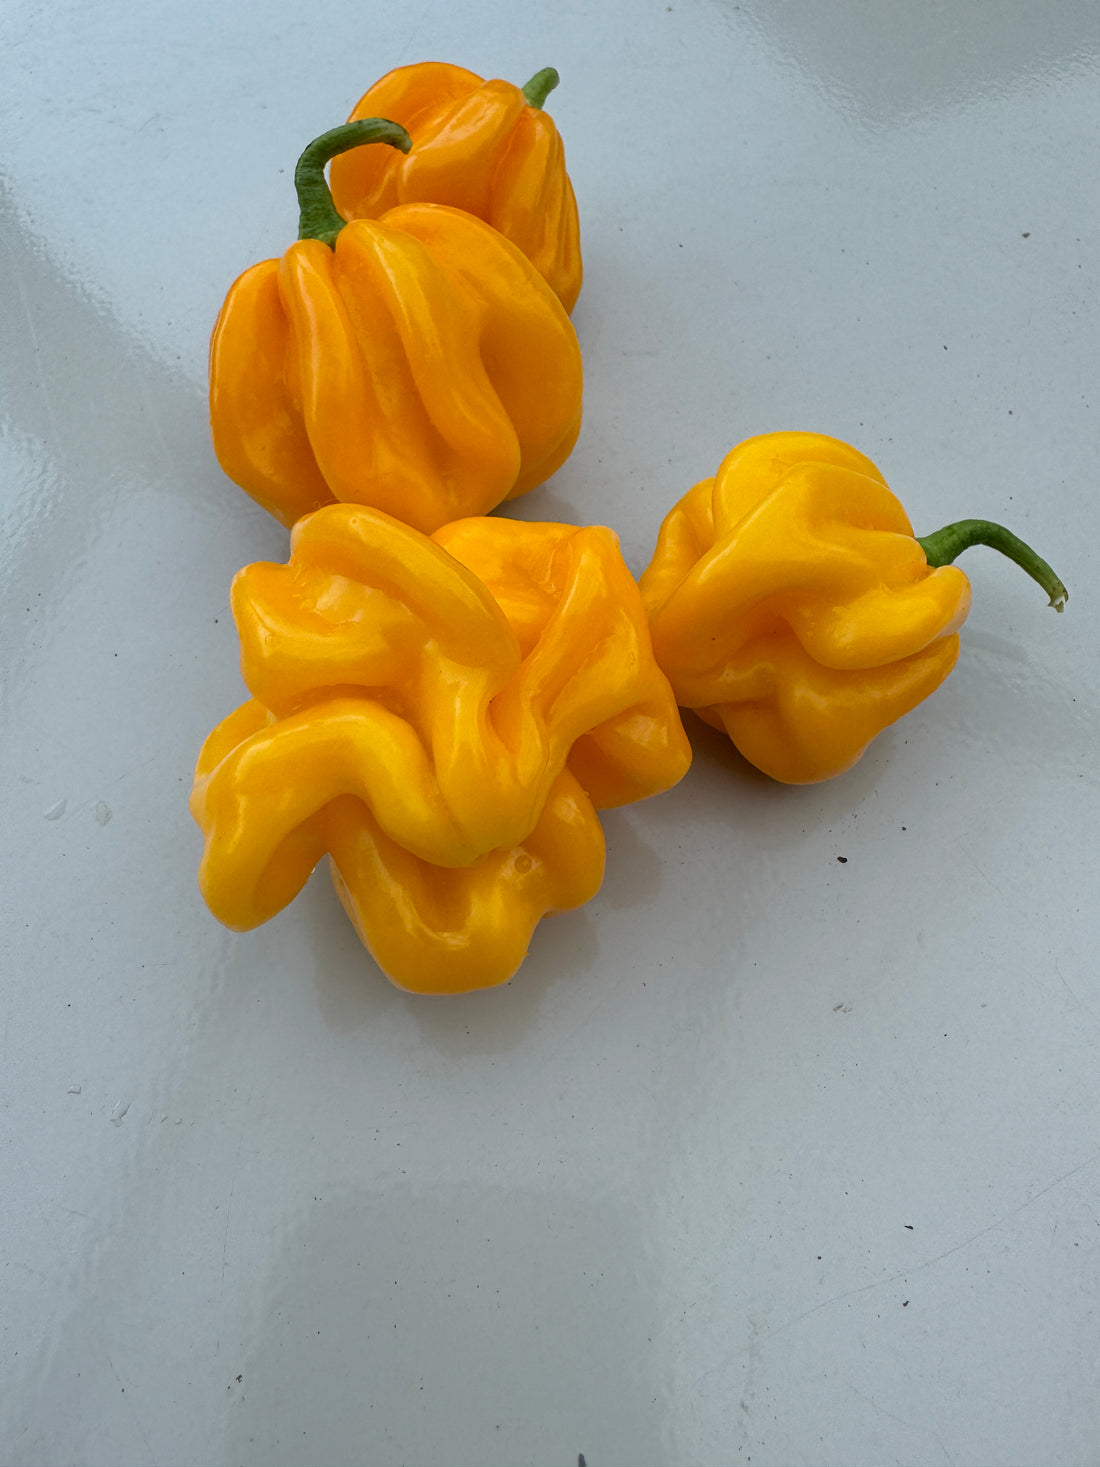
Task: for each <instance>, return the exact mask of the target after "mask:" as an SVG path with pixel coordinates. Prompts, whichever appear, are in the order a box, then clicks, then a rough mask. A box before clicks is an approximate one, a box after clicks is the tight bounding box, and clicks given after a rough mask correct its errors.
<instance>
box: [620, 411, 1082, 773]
mask: <svg viewBox="0 0 1100 1467" xmlns="http://www.w3.org/2000/svg"><path fill="white" fill-rule="evenodd" d="M974 544H986V545H992V546H994V547H995V548H997V549H999V550H1001V551H1002V552H1003V553H1005V554H1007V555H1009V556H1010V557H1011V558H1012V559H1013V560H1015V561H1016V562H1017V563H1018V564H1019V565H1021V566H1022V567H1023V568H1024V569H1025V570H1027V571H1028V573H1029V574H1030V575H1032V576H1033V577H1034V579H1035V580H1037V581H1038V582H1039V583H1040V585H1042V586H1043V588H1044V589H1045V590H1046V591H1047V593H1048V595H1049V596H1050V601H1051V605H1052V606H1055V607H1056V608H1057V609H1058V610H1059V611H1060V610H1061V609H1062V606H1063V605H1064V603H1065V600H1066V595H1067V593H1066V589H1065V587H1064V586H1063V585H1062V583H1061V582H1060V581H1059V580H1058V578H1057V576H1055V574H1054V572H1053V571H1052V570H1051V569H1050V567H1049V566H1048V565H1047V564H1046V562H1045V561H1042V560H1040V559H1039V557H1038V556H1037V555H1036V554H1035V552H1034V551H1032V550H1031V549H1030V547H1028V546H1026V545H1024V544H1023V542H1022V541H1020V540H1019V539H1017V537H1016V536H1014V535H1013V534H1012V533H1011V532H1010V531H1008V530H1006V529H1004V527H1003V526H1001V525H994V524H991V523H990V522H989V521H985V520H964V521H960V522H959V523H958V524H955V525H949V526H947V527H946V528H945V529H944V530H941V531H939V532H937V533H936V534H934V535H928V536H925V537H923V538H921V539H917V538H915V537H914V535H913V530H912V526H911V525H910V523H909V519H908V517H907V516H906V513H905V511H904V509H903V508H902V506H901V504H900V503H899V502H898V500H897V499H896V498H895V497H894V495H893V494H892V493H891V492H890V490H889V489H888V488H887V487H886V483H885V481H884V479H883V477H882V475H881V474H880V473H879V471H878V469H877V468H876V467H875V466H874V464H873V463H871V461H870V460H869V459H867V458H864V456H863V455H862V454H861V453H858V452H857V451H856V450H855V449H854V448H850V447H848V445H847V444H844V443H840V442H838V441H837V440H836V439H833V438H826V437H823V436H822V435H820V434H816V433H771V434H766V435H764V436H762V437H759V438H750V439H748V440H747V441H746V442H744V443H742V444H740V445H739V446H738V447H737V448H735V449H733V451H732V452H731V453H730V454H728V455H727V457H726V458H725V459H724V460H723V462H722V464H721V466H720V468H719V470H718V473H717V475H716V476H715V477H714V478H713V479H705V480H703V481H702V483H699V484H696V486H695V487H694V488H693V489H691V490H689V492H688V493H687V494H686V495H684V497H683V498H682V499H681V500H680V502H679V503H678V504H677V505H676V506H675V507H674V508H673V510H672V511H671V512H670V513H669V515H668V516H667V518H666V519H665V521H664V524H663V525H662V527H661V531H660V535H659V538H658V542H657V548H656V552H655V554H654V557H653V560H652V562H651V564H650V565H649V567H648V569H647V570H646V571H645V572H644V574H643V575H642V578H641V583H640V584H641V590H642V595H643V597H644V599H645V603H646V609H647V612H648V614H649V617H650V625H651V628H652V632H653V646H654V652H655V655H656V657H657V661H658V663H659V664H660V666H661V668H662V669H663V670H664V672H666V673H667V674H668V677H669V680H670V682H671V683H672V686H673V689H674V691H675V693H676V697H677V700H678V702H679V703H680V705H681V706H682V707H687V708H692V709H694V710H695V711H696V712H697V713H698V714H699V715H700V717H702V718H703V719H705V720H706V722H708V723H710V724H711V725H713V726H714V727H715V728H719V729H725V731H726V732H727V733H728V734H729V736H730V738H731V739H732V740H733V742H734V744H735V745H736V746H737V748H738V749H739V750H740V751H741V753H742V754H743V755H744V756H745V758H746V759H748V760H749V761H750V763H752V764H755V765H756V767H757V768H758V769H762V770H763V771H764V773H765V774H768V775H771V777H772V778H773V779H777V780H782V781H784V782H785V783H788V784H806V783H810V782H812V781H815V780H822V779H829V778H831V777H832V776H833V775H837V774H840V773H842V772H843V771H844V770H846V769H848V768H849V767H850V766H851V765H852V764H854V763H855V762H856V760H857V759H859V757H860V755H861V754H862V753H863V751H864V750H865V749H866V747H867V745H868V744H869V743H870V741H871V740H872V739H873V738H874V737H875V735H876V734H877V733H879V732H880V731H881V730H882V729H883V728H885V727H886V726H887V725H888V724H891V723H893V722H895V720H897V719H898V718H900V717H902V715H903V714H905V713H907V712H909V710H910V709H912V708H913V707H915V706H916V704H917V703H919V702H920V701H921V700H922V699H923V698H926V697H927V696H928V695H929V694H930V693H931V692H932V691H933V690H934V689H935V688H937V687H938V686H939V685H940V683H941V682H942V681H943V680H944V678H946V677H947V675H948V674H949V673H950V672H951V670H952V668H953V667H954V665H955V661H956V659H957V657H958V652H959V638H958V629H959V627H960V626H961V625H962V623H963V621H964V620H965V618H966V615H967V612H968V610H969V607H970V585H969V582H968V580H967V578H966V576H965V575H964V574H963V572H962V571H960V570H958V569H956V568H955V567H954V566H953V565H952V564H951V562H952V561H953V560H954V559H955V557H956V556H957V555H958V554H959V553H960V552H961V551H962V550H963V549H965V548H966V547H967V546H968V545H974Z"/></svg>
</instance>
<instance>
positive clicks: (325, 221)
mask: <svg viewBox="0 0 1100 1467" xmlns="http://www.w3.org/2000/svg"><path fill="white" fill-rule="evenodd" d="M367 143H389V145H390V147H391V148H398V149H400V151H401V152H402V153H407V152H408V151H409V149H410V148H411V147H412V138H410V137H409V135H408V133H407V132H406V131H405V129H404V128H403V127H401V126H400V124H399V123H396V122H390V121H389V120H388V118H385V117H363V118H360V119H359V121H358V122H344V123H342V124H341V125H340V126H339V127H332V128H330V129H329V130H328V132H323V133H322V134H321V136H320V137H319V138H314V139H313V141H312V142H311V143H310V144H309V145H308V146H307V147H306V148H304V149H303V150H302V156H301V157H300V158H299V159H298V162H297V165H296V167H295V169H294V188H295V190H296V191H297V194H298V238H299V239H319V240H320V241H321V243H322V244H327V245H328V247H329V248H330V249H333V248H335V245H336V236H337V235H338V234H339V233H340V231H341V229H343V227H344V225H345V224H346V223H347V220H346V219H345V218H344V216H343V215H342V214H341V213H340V212H339V210H338V209H337V208H336V205H335V204H334V203H333V202H332V192H331V190H330V189H329V186H328V180H327V179H326V178H325V165H326V164H327V163H328V162H329V161H330V160H331V159H332V158H335V157H336V155H337V154H338V153H347V152H349V151H350V150H351V149H352V148H361V147H363V146H365V145H366V144H367Z"/></svg>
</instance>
